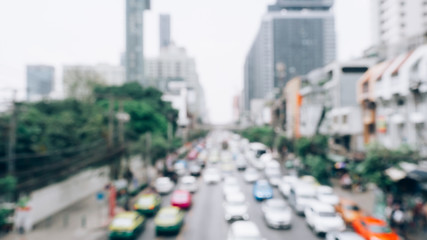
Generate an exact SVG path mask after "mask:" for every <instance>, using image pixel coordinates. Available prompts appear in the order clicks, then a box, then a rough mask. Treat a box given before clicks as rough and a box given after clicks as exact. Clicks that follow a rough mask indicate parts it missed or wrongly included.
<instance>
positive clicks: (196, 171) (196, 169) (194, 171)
mask: <svg viewBox="0 0 427 240" xmlns="http://www.w3.org/2000/svg"><path fill="white" fill-rule="evenodd" d="M189 171H190V175H191V176H195V177H198V176H200V173H201V172H202V167H201V166H199V165H197V164H191V165H190V167H189Z"/></svg>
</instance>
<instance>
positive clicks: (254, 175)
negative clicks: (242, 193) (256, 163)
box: [243, 168, 259, 183]
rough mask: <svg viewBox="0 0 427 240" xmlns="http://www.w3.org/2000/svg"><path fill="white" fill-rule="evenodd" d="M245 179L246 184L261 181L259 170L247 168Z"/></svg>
mask: <svg viewBox="0 0 427 240" xmlns="http://www.w3.org/2000/svg"><path fill="white" fill-rule="evenodd" d="M243 178H244V179H245V181H246V182H249V183H252V182H255V181H256V180H258V179H259V173H258V170H256V169H255V168H247V169H246V171H245V174H244V175H243Z"/></svg>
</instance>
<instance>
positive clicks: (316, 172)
mask: <svg viewBox="0 0 427 240" xmlns="http://www.w3.org/2000/svg"><path fill="white" fill-rule="evenodd" d="M303 162H304V164H305V165H306V166H307V167H308V168H309V171H310V174H311V175H312V176H313V177H315V178H316V179H317V181H319V183H321V184H330V181H329V178H330V177H331V175H330V172H331V169H332V163H331V162H330V161H329V160H328V159H326V158H324V157H322V156H319V155H316V156H315V155H311V154H310V155H307V156H306V157H305V158H304V160H303Z"/></svg>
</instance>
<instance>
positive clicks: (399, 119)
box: [390, 114, 405, 124]
mask: <svg viewBox="0 0 427 240" xmlns="http://www.w3.org/2000/svg"><path fill="white" fill-rule="evenodd" d="M390 121H391V122H392V123H394V124H402V123H403V122H405V119H404V118H403V116H402V115H401V114H394V115H393V116H392V117H391V119H390Z"/></svg>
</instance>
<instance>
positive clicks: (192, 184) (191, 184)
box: [179, 176, 198, 193]
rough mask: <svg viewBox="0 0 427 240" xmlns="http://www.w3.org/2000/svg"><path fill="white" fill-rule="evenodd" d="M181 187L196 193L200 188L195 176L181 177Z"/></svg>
mask: <svg viewBox="0 0 427 240" xmlns="http://www.w3.org/2000/svg"><path fill="white" fill-rule="evenodd" d="M179 189H181V190H186V191H189V192H190V193H195V192H196V191H197V189H198V185H197V179H196V178H195V177H193V176H184V177H182V178H181V183H180V184H179Z"/></svg>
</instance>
